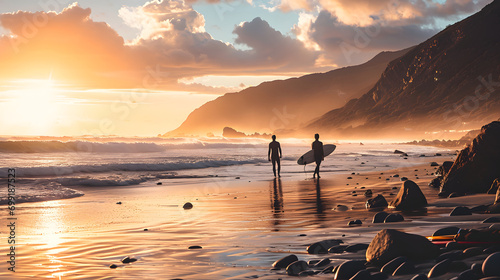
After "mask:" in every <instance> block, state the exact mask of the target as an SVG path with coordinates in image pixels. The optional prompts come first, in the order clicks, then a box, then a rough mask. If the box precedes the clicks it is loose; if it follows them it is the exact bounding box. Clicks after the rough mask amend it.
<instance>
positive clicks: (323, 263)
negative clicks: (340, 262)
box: [314, 258, 332, 267]
mask: <svg viewBox="0 0 500 280" xmlns="http://www.w3.org/2000/svg"><path fill="white" fill-rule="evenodd" d="M331 262H332V261H331V260H330V259H329V258H324V259H322V260H320V261H319V262H317V263H316V264H314V267H324V266H327V265H329V264H330V263H331Z"/></svg>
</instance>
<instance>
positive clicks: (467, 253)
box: [462, 247, 483, 258]
mask: <svg viewBox="0 0 500 280" xmlns="http://www.w3.org/2000/svg"><path fill="white" fill-rule="evenodd" d="M462 254H463V257H464V258H470V257H474V256H477V255H481V254H483V248H481V247H470V248H467V249H465V250H463V252H462Z"/></svg>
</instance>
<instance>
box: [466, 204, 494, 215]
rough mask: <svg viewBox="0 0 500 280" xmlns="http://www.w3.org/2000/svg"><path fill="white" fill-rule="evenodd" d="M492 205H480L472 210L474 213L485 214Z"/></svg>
mask: <svg viewBox="0 0 500 280" xmlns="http://www.w3.org/2000/svg"><path fill="white" fill-rule="evenodd" d="M489 206H490V205H478V206H474V207H472V208H471V209H470V211H471V212H472V213H477V214H485V213H488V208H489Z"/></svg>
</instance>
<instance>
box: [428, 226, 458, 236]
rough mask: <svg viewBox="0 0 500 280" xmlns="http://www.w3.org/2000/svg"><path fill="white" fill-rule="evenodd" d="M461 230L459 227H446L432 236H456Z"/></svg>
mask: <svg viewBox="0 0 500 280" xmlns="http://www.w3.org/2000/svg"><path fill="white" fill-rule="evenodd" d="M459 230H460V228H459V227H445V228H441V229H438V230H436V231H435V232H434V233H433V234H432V236H443V235H455V234H457V233H458V231H459Z"/></svg>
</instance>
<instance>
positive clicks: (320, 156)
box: [312, 133, 325, 179]
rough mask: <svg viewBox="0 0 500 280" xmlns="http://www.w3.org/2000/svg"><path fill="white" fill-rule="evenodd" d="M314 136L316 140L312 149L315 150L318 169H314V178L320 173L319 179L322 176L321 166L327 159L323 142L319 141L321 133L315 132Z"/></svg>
mask: <svg viewBox="0 0 500 280" xmlns="http://www.w3.org/2000/svg"><path fill="white" fill-rule="evenodd" d="M314 138H315V139H316V141H314V142H313V143H312V149H313V151H314V161H315V162H316V169H315V170H314V174H313V178H316V174H318V179H319V178H321V177H320V176H319V166H320V165H321V161H322V160H324V159H325V153H324V151H323V142H321V141H319V134H318V133H316V134H314Z"/></svg>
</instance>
